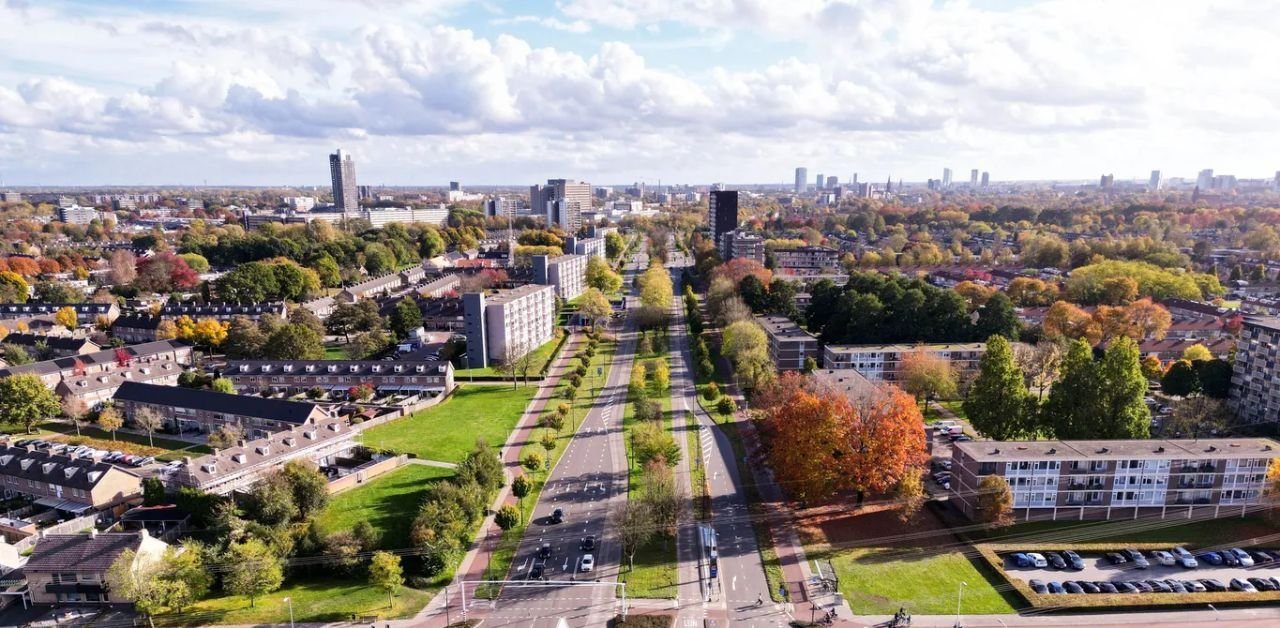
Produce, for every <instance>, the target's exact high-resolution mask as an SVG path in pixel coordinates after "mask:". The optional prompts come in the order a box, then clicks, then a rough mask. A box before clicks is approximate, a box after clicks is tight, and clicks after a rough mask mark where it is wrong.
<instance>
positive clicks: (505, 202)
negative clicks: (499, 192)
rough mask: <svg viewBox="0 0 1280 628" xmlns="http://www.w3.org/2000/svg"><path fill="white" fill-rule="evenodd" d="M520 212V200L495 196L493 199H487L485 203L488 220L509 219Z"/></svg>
mask: <svg viewBox="0 0 1280 628" xmlns="http://www.w3.org/2000/svg"><path fill="white" fill-rule="evenodd" d="M519 211H520V200H519V199H515V198H504V197H501V196H495V197H493V198H488V199H485V201H484V215H485V217H486V218H496V217H502V218H507V217H509V216H514V215H515V214H516V213H518V212H519Z"/></svg>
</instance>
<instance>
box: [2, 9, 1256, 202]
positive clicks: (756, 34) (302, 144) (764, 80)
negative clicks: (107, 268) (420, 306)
mask: <svg viewBox="0 0 1280 628" xmlns="http://www.w3.org/2000/svg"><path fill="white" fill-rule="evenodd" d="M1100 16H1102V17H1105V19H1100ZM0 24H4V25H6V29H7V30H6V37H5V38H4V39H2V40H0V171H3V172H4V173H5V181H6V182H7V183H9V184H11V185H57V184H85V185H99V184H163V183H200V182H201V181H204V180H208V181H209V182H210V183H223V184H262V185H270V184H311V183H314V184H322V183H323V182H324V181H325V180H326V178H327V169H326V166H325V163H326V162H325V159H326V155H327V154H328V152H330V151H332V150H333V148H335V147H338V146H342V147H344V148H346V149H347V150H349V151H350V152H352V153H353V154H354V155H355V156H356V158H357V159H358V161H359V163H360V173H361V174H360V177H361V180H362V182H368V183H374V184H377V183H386V184H441V183H443V182H446V181H448V180H462V181H464V182H471V183H475V184H482V183H483V184H490V183H495V184H496V183H512V184H517V183H529V182H533V181H537V180H541V179H546V178H548V177H574V178H580V179H586V180H590V181H593V182H598V183H624V182H632V181H636V180H647V181H650V182H654V181H656V180H657V179H659V178H661V179H662V180H663V181H664V182H686V183H695V184H699V183H701V184H705V183H710V182H715V181H725V182H730V183H745V182H767V181H778V182H782V181H787V180H789V179H790V178H791V173H792V170H793V169H794V167H795V166H806V167H808V168H809V171H810V172H813V173H816V172H824V173H826V174H836V175H838V176H840V177H841V178H847V177H848V176H849V175H850V174H852V173H854V172H857V173H859V176H860V178H862V179H872V180H877V181H878V180H882V179H883V178H884V177H885V176H887V175H889V174H892V175H893V176H895V177H898V176H902V177H905V178H907V179H908V180H922V179H924V178H927V177H937V176H940V173H941V170H942V168H943V167H951V168H952V169H953V170H955V171H956V172H967V171H968V169H969V168H980V169H982V170H988V171H990V172H991V173H992V176H993V178H995V179H996V180H1014V179H1045V178H1060V179H1077V178H1079V179H1084V178H1089V179H1092V178H1095V177H1096V176H1097V175H1098V174H1101V173H1103V172H1111V173H1114V174H1115V175H1116V176H1117V177H1120V178H1131V177H1134V178H1145V177H1146V175H1147V173H1148V172H1149V171H1150V170H1151V169H1155V168H1159V169H1161V170H1163V171H1164V172H1165V174H1166V176H1193V175H1194V172H1195V171H1196V170H1198V169H1200V168H1205V167H1213V168H1216V169H1217V170H1218V171H1219V172H1228V173H1235V174H1237V175H1238V176H1243V177H1248V176H1267V175H1269V174H1270V173H1273V172H1274V171H1275V170H1276V169H1277V168H1278V167H1280V160H1277V159H1276V158H1275V157H1274V155H1273V151H1270V150H1269V149H1268V147H1270V146H1274V145H1275V144H1276V143H1277V142H1278V141H1280V137H1278V135H1280V129H1276V126H1275V124H1274V120H1276V119H1280V80H1278V79H1280V69H1277V67H1275V64H1274V63H1272V62H1271V59H1272V58H1273V57H1274V51H1275V49H1276V47H1277V44H1278V43H1280V42H1277V38H1278V36H1277V33H1280V13H1278V12H1275V11H1270V10H1268V9H1267V7H1263V6H1260V5H1259V3H1253V2H1248V1H1246V0H1223V1H1221V2H1216V3H1214V4H1213V5H1212V6H1208V5H1205V6H1200V5H1198V4H1188V5H1179V6H1178V7H1177V10H1172V9H1171V8H1170V7H1169V5H1168V4H1167V3H1162V2H1159V1H1156V0H1131V1H1128V2H1123V3H1116V2H1110V1H1107V0H1041V1H1032V0H1023V1H1017V2H1015V1H1013V0H947V1H936V2H935V1H931V0H787V1H785V2H779V1H778V0H555V1H551V0H537V1H528V2H500V1H497V0H488V1H484V0H308V2H305V3H303V2H297V1H296V0H168V1H160V0H40V1H38V2H37V1H32V0H0Z"/></svg>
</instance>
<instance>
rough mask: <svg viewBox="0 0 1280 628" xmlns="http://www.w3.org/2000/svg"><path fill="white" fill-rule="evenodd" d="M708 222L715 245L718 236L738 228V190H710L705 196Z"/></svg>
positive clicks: (717, 241) (718, 242) (718, 241)
mask: <svg viewBox="0 0 1280 628" xmlns="http://www.w3.org/2000/svg"><path fill="white" fill-rule="evenodd" d="M707 206H708V208H709V210H710V211H709V213H708V217H709V220H708V223H710V226H711V235H712V237H713V238H714V240H713V241H714V242H715V243H716V245H717V246H719V244H720V236H722V235H724V234H726V233H728V232H730V231H733V230H734V229H737V228H738V191H737V190H726V191H724V192H712V193H711V194H710V195H709V196H708V198H707Z"/></svg>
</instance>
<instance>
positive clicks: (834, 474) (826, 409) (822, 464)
mask: <svg viewBox="0 0 1280 628" xmlns="http://www.w3.org/2000/svg"><path fill="white" fill-rule="evenodd" d="M727 398H728V397H726V399H727ZM841 412H852V408H851V407H849V406H848V401H847V400H845V399H844V398H843V397H832V398H827V399H822V398H819V397H818V396H816V395H814V394H812V393H810V392H809V391H805V390H795V391H793V394H792V395H791V396H790V397H789V398H788V399H787V400H786V401H784V402H783V403H780V404H778V405H776V406H774V407H772V408H771V409H770V410H769V411H768V412H767V413H766V414H765V419H764V427H765V430H766V433H767V434H768V436H769V438H768V443H769V446H768V449H767V451H768V453H769V462H770V465H771V466H772V467H773V469H774V473H775V474H776V475H777V476H778V481H779V482H780V483H781V485H783V486H786V487H787V492H788V494H790V495H791V496H792V497H793V498H795V499H798V500H801V501H824V500H826V499H829V498H830V497H831V496H833V495H835V494H836V492H837V491H839V490H840V489H842V488H844V487H845V486H846V484H845V481H846V478H845V477H844V474H843V473H842V472H841V469H840V465H839V462H840V458H841V457H843V455H844V451H843V449H842V447H841V446H840V443H841V440H842V432H843V426H842V423H841V417H840V413H841Z"/></svg>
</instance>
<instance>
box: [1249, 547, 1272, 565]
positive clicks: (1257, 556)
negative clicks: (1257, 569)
mask: <svg viewBox="0 0 1280 628" xmlns="http://www.w3.org/2000/svg"><path fill="white" fill-rule="evenodd" d="M1249 556H1252V557H1253V564H1255V565H1262V564H1265V563H1270V562H1273V561H1274V560H1275V559H1274V558H1271V555H1270V554H1268V553H1266V552H1264V551H1261V550H1253V551H1251V552H1249Z"/></svg>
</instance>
